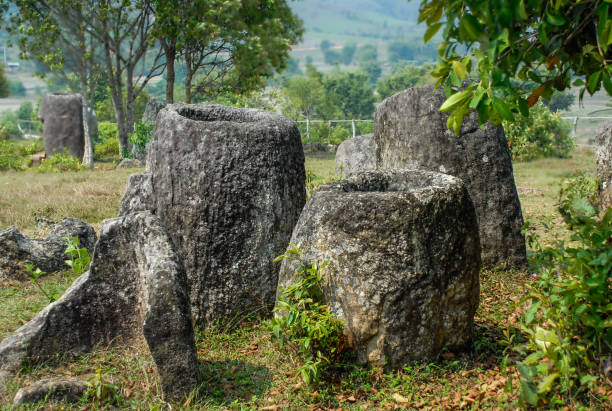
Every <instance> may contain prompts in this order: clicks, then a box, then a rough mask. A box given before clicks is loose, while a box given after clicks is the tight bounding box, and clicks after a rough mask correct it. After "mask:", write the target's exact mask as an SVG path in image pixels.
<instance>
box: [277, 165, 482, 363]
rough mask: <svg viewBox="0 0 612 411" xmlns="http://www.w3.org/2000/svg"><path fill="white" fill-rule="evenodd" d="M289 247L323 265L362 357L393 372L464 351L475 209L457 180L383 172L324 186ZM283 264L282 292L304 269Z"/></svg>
mask: <svg viewBox="0 0 612 411" xmlns="http://www.w3.org/2000/svg"><path fill="white" fill-rule="evenodd" d="M291 242H292V243H295V244H301V250H302V259H303V260H305V261H309V262H315V261H316V262H318V263H322V262H324V261H329V263H328V264H327V266H326V267H325V268H324V269H323V272H322V280H323V287H322V288H323V293H324V295H325V298H326V300H327V302H328V303H329V305H330V309H331V311H332V312H333V313H334V315H335V316H336V317H338V318H341V319H343V320H344V325H345V333H346V335H347V337H348V340H349V342H350V343H351V344H352V345H353V346H354V348H356V350H357V354H358V361H359V362H360V363H370V364H373V365H377V366H388V368H398V367H402V366H403V365H404V364H405V363H406V362H408V361H412V360H423V359H433V358H435V357H436V356H437V355H438V354H439V352H440V350H441V349H442V347H444V346H449V347H452V348H455V349H464V348H467V347H468V346H469V345H470V343H471V340H472V332H473V319H474V313H475V312H476V308H477V307H478V301H479V300H478V299H479V277H478V276H479V270H480V243H479V239H478V225H477V223H476V215H475V212H474V207H473V205H472V202H471V200H470V197H469V195H468V192H467V190H466V188H465V187H464V185H463V183H462V182H461V180H459V179H458V178H455V177H452V176H449V175H445V174H441V173H433V172H429V171H423V170H377V171H367V172H363V173H359V174H356V175H354V176H352V177H349V178H348V179H345V180H342V181H335V182H332V183H329V184H326V185H324V186H322V187H321V188H320V189H319V190H317V191H316V192H315V193H314V194H313V195H312V197H310V199H309V200H308V203H307V204H306V207H304V211H303V212H302V214H301V216H300V219H299V221H298V224H297V226H296V228H295V231H294V232H293V236H292V238H291ZM296 264H297V263H296V262H295V261H291V260H284V261H283V263H282V268H281V272H280V276H279V293H280V292H281V290H282V288H284V287H286V286H288V285H289V284H290V283H291V281H292V278H293V273H294V271H295V269H296V268H297V266H296Z"/></svg>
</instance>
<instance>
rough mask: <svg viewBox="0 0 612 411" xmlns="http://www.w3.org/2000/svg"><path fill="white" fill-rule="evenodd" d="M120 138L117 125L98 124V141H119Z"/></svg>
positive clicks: (108, 123) (107, 122) (104, 122)
mask: <svg viewBox="0 0 612 411" xmlns="http://www.w3.org/2000/svg"><path fill="white" fill-rule="evenodd" d="M118 138H119V132H118V131H117V124H115V123H111V122H109V121H101V122H100V123H99V124H98V140H100V141H106V140H109V139H114V140H117V139H118Z"/></svg>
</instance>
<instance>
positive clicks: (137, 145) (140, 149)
mask: <svg viewBox="0 0 612 411" xmlns="http://www.w3.org/2000/svg"><path fill="white" fill-rule="evenodd" d="M154 129H155V124H153V123H152V122H150V121H138V122H137V123H136V124H135V125H134V132H133V133H130V135H129V137H128V141H129V142H130V143H131V144H132V147H133V153H134V154H136V155H137V156H143V155H145V154H146V153H147V145H148V144H149V142H150V141H151V139H152V138H153V130H154Z"/></svg>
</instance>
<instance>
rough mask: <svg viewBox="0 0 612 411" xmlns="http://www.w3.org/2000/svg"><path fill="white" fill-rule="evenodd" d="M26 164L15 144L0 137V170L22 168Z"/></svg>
mask: <svg viewBox="0 0 612 411" xmlns="http://www.w3.org/2000/svg"><path fill="white" fill-rule="evenodd" d="M26 164H27V160H26V159H25V157H23V155H22V154H21V153H20V150H19V146H18V145H17V144H15V143H14V142H12V141H10V140H2V139H0V170H22V169H23V167H25V166H26Z"/></svg>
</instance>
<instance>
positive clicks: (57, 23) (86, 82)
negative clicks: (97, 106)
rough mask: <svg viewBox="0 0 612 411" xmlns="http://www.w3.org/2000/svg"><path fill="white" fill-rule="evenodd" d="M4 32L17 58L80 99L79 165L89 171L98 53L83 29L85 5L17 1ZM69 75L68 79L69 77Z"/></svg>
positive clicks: (56, 0)
mask: <svg viewBox="0 0 612 411" xmlns="http://www.w3.org/2000/svg"><path fill="white" fill-rule="evenodd" d="M8 3H12V4H13V5H14V6H15V7H14V8H13V12H12V13H11V14H10V17H9V19H10V20H9V25H8V27H7V30H8V31H9V33H10V34H11V35H12V37H13V39H14V41H16V42H17V45H18V46H19V49H20V51H21V57H22V58H24V59H31V60H34V61H37V62H38V63H39V67H42V68H44V69H46V70H48V71H51V72H53V73H56V74H58V75H60V76H62V77H63V78H64V80H66V82H68V83H76V84H74V86H75V87H74V88H76V89H78V90H79V91H80V93H81V97H82V99H83V104H82V107H83V113H82V115H83V131H84V136H85V150H84V154H83V164H85V165H86V166H88V167H89V168H93V141H92V136H91V131H90V130H89V121H88V118H89V107H91V108H92V109H93V95H94V92H95V84H94V80H93V79H94V73H95V72H96V71H99V65H98V59H97V57H98V56H97V53H98V52H99V51H100V49H99V48H97V46H96V42H95V41H94V39H93V37H92V36H91V34H90V33H88V32H87V30H86V29H85V25H86V22H87V21H89V20H90V19H91V16H90V14H89V13H90V10H91V9H90V7H91V4H88V2H86V1H75V0H46V1H37V0H17V1H12V2H4V4H6V5H8ZM71 74H72V75H71Z"/></svg>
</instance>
